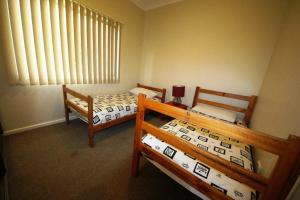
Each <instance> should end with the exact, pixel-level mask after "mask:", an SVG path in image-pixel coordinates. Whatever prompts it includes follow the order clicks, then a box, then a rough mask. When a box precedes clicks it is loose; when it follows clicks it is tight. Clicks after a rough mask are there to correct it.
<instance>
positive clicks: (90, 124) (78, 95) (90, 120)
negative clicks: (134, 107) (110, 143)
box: [62, 83, 166, 147]
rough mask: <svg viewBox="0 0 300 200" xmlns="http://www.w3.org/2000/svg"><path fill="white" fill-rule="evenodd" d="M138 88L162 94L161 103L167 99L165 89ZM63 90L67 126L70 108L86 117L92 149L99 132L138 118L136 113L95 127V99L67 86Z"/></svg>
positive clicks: (89, 142)
mask: <svg viewBox="0 0 300 200" xmlns="http://www.w3.org/2000/svg"><path fill="white" fill-rule="evenodd" d="M137 87H140V88H145V89H148V90H152V91H155V92H158V93H161V96H156V98H158V99H160V100H161V102H165V97H166V89H165V88H162V89H161V88H156V87H150V86H146V85H142V84H139V83H138V84H137ZM62 88H63V100H64V108H65V118H66V123H67V124H69V123H70V119H69V113H70V112H71V109H70V108H73V109H74V110H76V111H77V112H78V113H80V114H81V115H83V116H84V117H86V118H87V121H88V144H89V146H90V147H93V146H94V136H95V134H96V133H97V132H99V131H101V130H103V129H106V128H109V127H112V126H114V125H117V124H120V123H123V122H126V121H129V120H131V119H134V118H135V117H136V113H135V114H132V115H127V116H124V117H121V118H119V119H115V120H112V121H109V122H106V123H104V124H98V125H94V123H93V97H92V96H90V95H84V94H81V93H79V92H76V91H74V90H72V89H70V88H67V86H66V85H63V86H62ZM68 94H69V95H71V96H73V97H76V98H79V99H80V100H82V101H86V102H87V104H88V111H86V110H84V109H82V108H80V107H79V106H78V105H76V104H74V103H73V102H71V101H70V100H68Z"/></svg>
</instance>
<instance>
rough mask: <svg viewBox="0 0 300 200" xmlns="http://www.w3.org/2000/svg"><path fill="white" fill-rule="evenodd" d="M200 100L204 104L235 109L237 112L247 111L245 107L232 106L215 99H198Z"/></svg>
mask: <svg viewBox="0 0 300 200" xmlns="http://www.w3.org/2000/svg"><path fill="white" fill-rule="evenodd" d="M198 102H199V103H203V104H208V105H211V106H216V107H220V108H225V109H227V110H232V111H235V112H241V113H245V112H246V111H247V110H246V109H244V108H240V107H236V106H231V105H227V104H223V103H218V102H214V101H208V100H204V99H198Z"/></svg>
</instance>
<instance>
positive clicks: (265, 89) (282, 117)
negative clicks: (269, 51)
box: [251, 0, 300, 200]
mask: <svg viewBox="0 0 300 200" xmlns="http://www.w3.org/2000/svg"><path fill="white" fill-rule="evenodd" d="M299 22H300V1H299V0H291V1H290V3H289V7H288V12H287V15H286V17H285V20H284V22H283V26H282V29H281V33H280V37H279V39H278V42H277V44H276V47H275V49H274V52H273V55H272V59H271V62H270V65H269V67H268V70H267V73H266V76H265V79H264V81H263V84H262V87H261V90H260V92H259V99H258V102H257V106H256V109H255V112H254V115H253V118H252V123H251V128H253V129H257V130H261V131H264V132H267V133H272V134H273V135H275V136H278V137H282V138H287V137H288V135H289V134H294V135H298V136H300V118H299V113H300V24H299ZM258 157H260V159H261V161H262V164H263V165H269V164H270V162H271V160H266V159H265V157H264V154H262V155H258ZM295 191H296V192H295V193H294V194H293V195H291V199H295V200H296V199H300V186H299V184H298V186H297V187H295Z"/></svg>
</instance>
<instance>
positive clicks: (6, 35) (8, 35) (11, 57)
mask: <svg viewBox="0 0 300 200" xmlns="http://www.w3.org/2000/svg"><path fill="white" fill-rule="evenodd" d="M0 16H1V18H0V19H1V27H2V28H3V30H6V31H3V32H2V34H1V36H2V37H1V40H2V44H3V49H5V52H6V56H4V57H3V59H4V62H5V65H4V66H5V69H6V72H7V75H8V81H9V83H10V84H14V83H17V82H18V81H19V74H18V68H17V63H16V57H15V50H14V43H13V37H12V30H11V26H10V20H9V19H10V17H9V11H8V2H7V0H5V1H3V5H2V6H1V7H0ZM5 52H3V53H5Z"/></svg>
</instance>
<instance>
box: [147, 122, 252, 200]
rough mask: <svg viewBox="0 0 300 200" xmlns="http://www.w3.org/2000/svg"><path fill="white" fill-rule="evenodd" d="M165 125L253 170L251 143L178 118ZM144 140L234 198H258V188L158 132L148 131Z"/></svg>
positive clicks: (170, 129) (201, 146) (196, 144)
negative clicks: (174, 144)
mask: <svg viewBox="0 0 300 200" xmlns="http://www.w3.org/2000/svg"><path fill="white" fill-rule="evenodd" d="M161 129H162V130H164V131H166V132H168V133H169V134H173V135H175V136H177V137H180V138H182V139H184V140H187V141H188V142H190V143H191V144H193V145H195V146H198V147H199V148H202V149H204V150H206V151H208V152H210V153H212V154H214V155H217V156H219V157H221V158H223V159H225V160H228V161H230V162H232V163H234V164H237V165H239V166H241V167H243V168H245V169H248V170H251V171H253V164H252V155H251V151H250V146H249V145H247V144H244V143H242V142H240V141H237V140H233V139H230V138H226V137H224V136H222V135H220V134H218V133H216V132H212V131H210V130H208V129H206V128H202V127H199V126H195V125H192V124H189V123H187V122H183V121H180V120H177V119H175V120H173V121H171V122H169V123H167V124H165V125H163V126H162V127H161ZM142 142H143V143H144V144H146V145H147V146H149V147H151V148H152V149H154V150H155V151H157V152H158V153H160V154H162V155H164V156H165V157H166V158H168V159H170V160H172V161H173V162H175V163H176V164H178V165H179V166H180V167H182V168H183V169H185V170H187V171H188V172H189V173H191V174H193V175H194V176H196V177H198V178H199V179H201V180H203V181H205V182H206V183H208V184H210V185H211V186H213V187H215V188H217V189H218V190H220V191H222V192H224V193H225V194H226V195H228V196H230V197H231V198H233V199H247V200H250V199H251V200H252V199H256V191H255V190H254V189H252V188H250V187H249V186H247V185H245V184H242V183H240V182H238V181H236V180H233V179H231V178H229V177H228V176H226V175H225V174H224V173H222V172H219V171H218V170H216V169H213V168H212V167H210V166H209V165H207V164H205V163H202V162H200V161H199V160H197V159H196V158H193V157H192V156H190V155H188V154H186V153H184V152H182V151H180V150H179V149H177V148H175V147H173V146H172V145H169V144H167V143H166V142H164V141H161V140H159V139H158V138H156V137H155V136H153V135H151V134H146V135H145V136H144V137H143V140H142Z"/></svg>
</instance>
